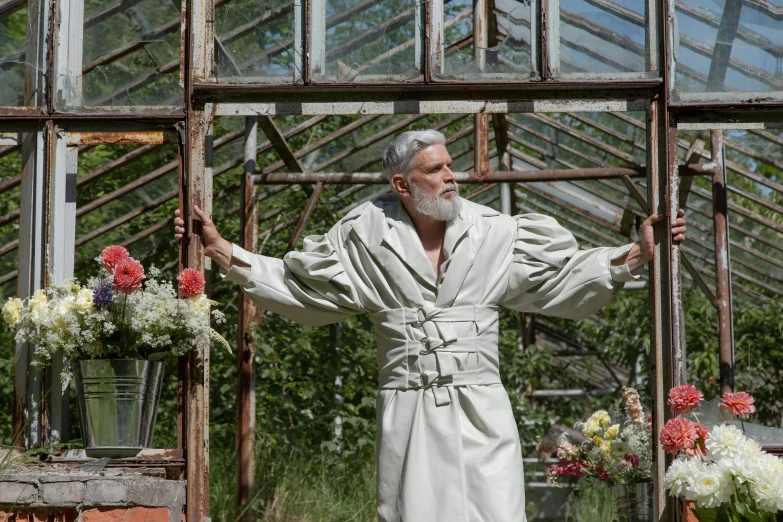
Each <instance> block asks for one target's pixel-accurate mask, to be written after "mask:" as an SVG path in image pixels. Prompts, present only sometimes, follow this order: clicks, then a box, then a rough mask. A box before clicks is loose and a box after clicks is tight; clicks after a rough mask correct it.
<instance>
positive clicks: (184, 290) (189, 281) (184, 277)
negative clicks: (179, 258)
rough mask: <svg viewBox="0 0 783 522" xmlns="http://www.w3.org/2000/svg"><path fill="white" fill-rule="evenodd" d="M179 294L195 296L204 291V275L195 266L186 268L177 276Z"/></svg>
mask: <svg viewBox="0 0 783 522" xmlns="http://www.w3.org/2000/svg"><path fill="white" fill-rule="evenodd" d="M177 281H179V294H180V295H181V296H182V297H196V296H197V295H199V294H201V292H203V291H204V276H203V275H201V272H199V271H198V270H196V269H195V268H186V269H185V270H183V271H182V273H181V274H180V275H179V276H177Z"/></svg>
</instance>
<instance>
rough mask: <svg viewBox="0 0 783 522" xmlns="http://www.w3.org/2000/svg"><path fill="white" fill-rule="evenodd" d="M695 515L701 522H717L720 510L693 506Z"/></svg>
mask: <svg viewBox="0 0 783 522" xmlns="http://www.w3.org/2000/svg"><path fill="white" fill-rule="evenodd" d="M693 513H694V514H695V515H696V518H698V519H699V522H716V521H717V517H718V508H700V507H696V506H695V505H694V506H693Z"/></svg>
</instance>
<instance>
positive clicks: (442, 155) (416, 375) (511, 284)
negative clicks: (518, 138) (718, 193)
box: [175, 130, 685, 522]
mask: <svg viewBox="0 0 783 522" xmlns="http://www.w3.org/2000/svg"><path fill="white" fill-rule="evenodd" d="M444 144H445V139H444V137H443V135H442V134H441V133H439V132H437V131H433V130H427V131H411V132H405V133H403V134H401V135H400V136H398V137H397V138H395V139H394V141H392V143H391V144H390V145H389V146H388V148H387V149H386V151H385V152H384V155H383V168H384V172H385V174H386V176H387V177H388V178H389V181H390V182H391V185H392V187H393V188H394V191H393V194H390V195H385V196H381V197H379V198H377V199H375V200H374V201H371V202H369V203H365V204H363V205H361V206H359V207H357V208H356V209H355V210H353V211H352V212H350V213H349V214H348V215H347V216H346V217H345V218H343V219H342V220H340V221H339V222H338V223H337V224H336V225H334V227H333V228H332V229H331V230H330V231H329V232H328V233H327V234H326V235H323V236H310V237H307V238H305V240H304V251H302V252H291V253H289V254H287V255H286V256H285V257H284V258H283V259H282V260H281V259H273V258H269V257H265V256H260V255H255V254H252V253H250V252H247V251H245V250H243V249H242V248H240V247H238V246H237V245H232V244H231V243H229V242H228V241H226V240H225V239H223V238H221V237H220V234H219V233H218V231H217V230H216V228H215V226H214V224H213V223H212V221H211V220H210V219H209V218H208V217H207V215H206V214H204V212H203V211H201V210H200V209H198V208H194V211H195V214H196V215H197V216H198V217H199V218H200V219H201V221H202V222H203V225H202V233H201V235H202V237H203V241H204V246H205V254H206V255H207V256H209V257H211V258H212V259H213V260H214V261H215V262H217V263H218V264H219V265H220V267H221V275H223V277H226V278H228V279H229V280H231V281H234V282H236V283H238V284H239V285H240V286H241V287H242V289H243V291H244V292H245V293H246V294H247V295H248V296H250V298H251V299H253V300H254V301H255V302H256V303H258V305H259V306H260V307H261V308H263V309H265V310H270V311H272V312H276V313H279V314H282V315H284V316H285V317H288V318H290V319H292V320H294V321H297V322H300V323H304V324H309V325H323V324H328V323H333V322H336V321H341V320H343V319H345V318H346V317H348V316H351V315H354V314H361V313H367V314H369V316H370V317H371V319H372V321H373V323H374V326H375V334H376V337H377V344H378V361H379V364H380V372H379V374H380V391H379V393H378V400H377V419H378V443H377V461H378V518H379V520H380V521H381V522H524V521H525V512H524V507H525V500H524V480H523V474H522V473H523V471H522V455H521V452H520V443H519V438H518V432H517V426H516V423H515V421H514V417H513V414H512V412H511V405H510V403H509V399H508V396H507V394H506V392H505V390H504V388H503V385H502V384H501V382H500V374H499V372H498V312H497V310H498V307H499V306H505V307H508V308H511V309H513V310H518V311H524V312H534V313H542V314H547V315H555V316H559V317H568V318H572V319H579V318H583V317H587V316H588V315H590V314H591V313H593V312H595V311H596V310H598V309H599V308H601V307H602V306H604V305H606V304H607V303H609V302H610V301H611V300H612V298H613V297H614V296H615V295H616V294H617V293H618V291H619V290H620V288H621V287H622V286H623V283H624V282H626V281H630V280H633V279H636V278H638V277H639V272H640V271H641V270H642V269H643V267H644V265H645V263H647V262H648V261H649V260H650V259H652V252H653V225H654V224H655V223H657V222H659V221H660V220H661V219H662V218H663V216H651V217H649V218H647V219H646V220H645V221H644V223H643V224H642V229H641V236H642V239H641V240H640V241H639V242H638V243H634V244H630V245H626V246H624V247H619V248H595V249H591V250H581V251H580V250H578V249H577V244H576V241H575V240H574V237H573V236H572V235H571V234H570V233H569V232H568V231H566V230H565V229H564V228H562V227H561V226H560V225H558V223H557V222H556V221H555V220H554V219H552V218H551V217H547V216H542V215H539V214H524V215H520V216H516V217H511V216H507V215H503V214H500V213H498V212H496V211H495V210H492V209H491V208H488V207H484V206H481V205H477V204H475V203H471V202H470V201H467V200H463V199H460V197H459V195H458V188H457V184H456V178H455V176H454V173H453V172H452V171H451V158H450V156H449V153H448V151H447V150H446V147H445V145H444ZM176 216H177V217H176V218H175V237H177V238H181V237H182V235H183V234H184V233H185V229H184V222H183V220H182V219H180V218H179V211H177V212H176ZM683 216H684V213H683V212H682V211H680V212H679V215H678V218H677V219H676V220H675V221H674V223H672V225H671V233H672V235H673V239H674V240H675V241H678V242H679V241H682V240H684V239H685V236H684V234H685V219H684V218H683Z"/></svg>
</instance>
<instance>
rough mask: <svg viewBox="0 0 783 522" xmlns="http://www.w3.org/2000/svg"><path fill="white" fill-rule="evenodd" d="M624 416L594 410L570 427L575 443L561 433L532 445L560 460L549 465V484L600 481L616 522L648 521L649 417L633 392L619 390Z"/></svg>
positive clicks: (650, 444) (650, 509)
mask: <svg viewBox="0 0 783 522" xmlns="http://www.w3.org/2000/svg"><path fill="white" fill-rule="evenodd" d="M623 399H624V406H625V414H626V419H625V420H624V421H623V422H622V423H619V422H618V423H615V422H614V421H613V420H612V418H611V416H610V415H609V413H608V412H606V411H604V410H598V411H596V412H595V413H593V414H592V415H591V416H590V418H589V419H588V420H587V421H585V422H577V423H576V424H574V428H575V429H576V430H578V432H579V433H580V434H581V440H580V441H574V442H571V441H569V440H568V437H567V435H566V434H562V435H560V437H559V439H557V440H552V438H551V436H550V437H548V438H547V439H545V440H544V442H542V443H541V444H539V446H538V448H537V449H538V450H539V451H541V452H543V453H553V452H556V453H557V457H558V458H559V459H560V462H558V463H557V464H553V465H552V466H551V467H550V478H551V480H552V481H553V482H554V483H555V484H558V483H561V482H563V481H564V480H569V479H570V480H573V479H572V478H571V477H576V478H587V479H590V480H597V481H600V482H605V483H606V484H607V485H608V486H610V487H611V489H612V493H613V494H614V498H615V504H616V507H617V515H618V517H619V518H620V520H621V521H628V522H631V521H652V518H653V512H652V478H651V473H652V442H651V425H650V418H649V416H648V415H645V413H644V409H643V408H642V405H641V402H640V401H639V394H638V393H637V392H636V390H634V389H633V388H623Z"/></svg>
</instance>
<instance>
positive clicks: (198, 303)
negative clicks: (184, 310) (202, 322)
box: [185, 294, 210, 317]
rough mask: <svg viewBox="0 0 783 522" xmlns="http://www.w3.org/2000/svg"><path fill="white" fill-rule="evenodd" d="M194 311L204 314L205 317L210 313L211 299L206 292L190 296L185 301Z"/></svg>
mask: <svg viewBox="0 0 783 522" xmlns="http://www.w3.org/2000/svg"><path fill="white" fill-rule="evenodd" d="M185 302H186V303H187V305H188V308H190V309H191V310H192V311H193V312H196V313H197V314H202V315H204V316H205V317H206V316H208V315H209V305H210V303H209V299H208V298H207V296H205V295H204V294H200V295H198V296H197V297H190V298H188V299H187V300H186V301H185Z"/></svg>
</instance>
